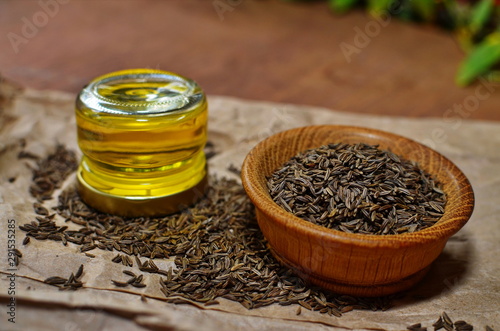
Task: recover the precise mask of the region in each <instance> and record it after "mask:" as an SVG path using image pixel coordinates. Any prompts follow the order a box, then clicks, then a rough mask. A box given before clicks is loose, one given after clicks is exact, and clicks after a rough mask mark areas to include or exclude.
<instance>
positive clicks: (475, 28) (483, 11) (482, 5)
mask: <svg viewBox="0 0 500 331" xmlns="http://www.w3.org/2000/svg"><path fill="white" fill-rule="evenodd" d="M493 7H494V0H481V1H479V2H478V3H477V4H476V5H475V6H474V7H473V8H472V11H471V16H470V24H469V27H470V29H471V32H472V33H477V32H479V30H481V29H482V28H483V27H484V26H485V25H486V23H487V22H488V20H489V18H490V17H491V14H492V13H493Z"/></svg>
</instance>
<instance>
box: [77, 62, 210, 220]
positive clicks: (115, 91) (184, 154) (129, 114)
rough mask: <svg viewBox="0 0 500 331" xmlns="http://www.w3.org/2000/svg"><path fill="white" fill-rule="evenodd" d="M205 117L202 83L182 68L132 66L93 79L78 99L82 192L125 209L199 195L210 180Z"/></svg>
mask: <svg viewBox="0 0 500 331" xmlns="http://www.w3.org/2000/svg"><path fill="white" fill-rule="evenodd" d="M207 117H208V114H207V101H206V98H205V94H204V93H203V91H202V90H201V88H200V87H199V86H198V85H197V84H196V83H195V82H194V81H192V80H190V79H187V78H185V77H182V76H179V75H177V74H174V73H171V72H168V71H162V70H153V69H133V70H123V71H117V72H113V73H110V74H107V75H104V76H101V77H98V78H96V79H94V80H93V81H92V82H90V83H89V84H88V85H87V86H86V87H85V88H84V89H83V90H82V91H81V92H80V94H79V96H78V98H77V101H76V123H77V129H78V144H79V146H80V149H81V151H82V153H83V157H82V160H81V163H80V167H79V170H78V190H79V193H80V196H81V198H82V199H83V200H84V201H85V202H86V203H87V204H89V205H90V206H92V207H94V208H96V209H98V210H101V211H103V212H107V213H111V214H117V215H122V216H158V215H165V214H170V213H173V212H176V211H178V210H180V209H182V208H184V207H187V206H188V205H190V204H192V203H194V202H195V201H196V200H197V199H199V198H200V197H202V196H203V194H204V192H205V189H206V186H207V167H206V158H205V154H204V152H203V148H204V146H205V143H206V140H207Z"/></svg>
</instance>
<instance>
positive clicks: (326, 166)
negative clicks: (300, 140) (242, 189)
mask: <svg viewBox="0 0 500 331" xmlns="http://www.w3.org/2000/svg"><path fill="white" fill-rule="evenodd" d="M268 190H269V193H270V195H271V197H272V199H273V200H274V201H275V202H276V203H277V204H278V205H280V206H281V207H282V208H284V209H285V210H287V211H288V212H290V213H293V214H294V215H296V216H298V217H300V218H302V219H305V220H307V221H309V222H312V223H314V224H318V225H322V226H324V227H327V228H330V229H335V230H339V231H344V232H350V233H361V234H377V235H390V234H401V233H408V232H415V231H419V230H422V229H425V228H427V227H429V226H432V225H434V224H435V223H436V222H437V221H438V220H439V219H440V218H441V217H442V216H443V214H444V208H445V205H446V195H445V193H444V192H443V191H442V186H441V184H440V183H438V182H437V181H436V180H435V179H434V178H433V177H432V176H431V175H430V174H428V173H426V172H425V171H424V170H422V169H421V168H419V166H418V164H416V163H414V162H411V161H408V160H405V159H403V158H401V157H399V156H397V155H395V154H394V153H392V152H390V151H385V150H381V149H379V148H378V146H373V145H368V144H363V143H359V144H345V143H337V144H329V145H324V146H321V147H319V148H315V149H309V150H306V151H303V152H301V153H299V154H297V155H296V156H294V157H292V158H291V159H290V160H289V161H288V162H286V163H285V164H284V165H283V166H282V167H281V168H279V169H278V170H276V171H275V172H274V173H273V174H272V175H271V176H269V177H268Z"/></svg>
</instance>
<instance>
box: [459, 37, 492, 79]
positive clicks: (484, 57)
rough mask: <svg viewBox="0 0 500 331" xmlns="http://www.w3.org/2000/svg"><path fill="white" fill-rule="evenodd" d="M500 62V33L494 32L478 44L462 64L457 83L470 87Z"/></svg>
mask: <svg viewBox="0 0 500 331" xmlns="http://www.w3.org/2000/svg"><path fill="white" fill-rule="evenodd" d="M498 62H500V32H494V33H492V34H490V35H489V36H488V37H486V38H485V39H484V40H483V41H482V42H481V43H479V44H477V45H476V47H475V48H474V49H472V50H471V51H470V53H469V54H468V55H467V57H466V58H465V59H464V61H463V62H462V63H461V64H460V67H459V69H458V73H457V76H456V77H455V80H456V83H457V84H458V85H461V86H466V85H469V84H470V83H471V82H472V81H473V80H474V79H475V78H477V77H478V76H479V75H482V74H484V73H486V72H487V71H488V70H489V69H490V68H491V67H493V65H495V64H496V63H498Z"/></svg>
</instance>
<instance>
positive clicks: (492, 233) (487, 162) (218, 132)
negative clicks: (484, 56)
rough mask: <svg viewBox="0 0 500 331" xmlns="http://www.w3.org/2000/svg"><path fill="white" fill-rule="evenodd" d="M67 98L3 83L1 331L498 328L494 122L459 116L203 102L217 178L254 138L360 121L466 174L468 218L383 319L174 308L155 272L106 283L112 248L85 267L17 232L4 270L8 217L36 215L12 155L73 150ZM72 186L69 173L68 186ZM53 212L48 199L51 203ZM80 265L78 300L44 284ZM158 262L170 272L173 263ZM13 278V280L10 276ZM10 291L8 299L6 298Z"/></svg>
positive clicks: (499, 170)
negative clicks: (470, 202) (452, 324)
mask: <svg viewBox="0 0 500 331" xmlns="http://www.w3.org/2000/svg"><path fill="white" fill-rule="evenodd" d="M74 98H75V96H74V95H69V94H66V93H60V92H53V91H35V90H22V89H19V88H16V87H14V86H12V85H9V84H6V83H5V82H4V83H3V84H2V83H1V82H0V303H1V305H0V330H2V331H7V330H75V331H76V330H218V331H222V330H285V329H286V330H304V329H314V330H330V329H332V328H335V329H354V330H373V329H387V330H404V329H406V327H407V326H408V325H410V324H414V323H419V322H420V323H422V324H423V326H427V327H429V330H431V329H432V326H431V325H432V323H433V322H434V321H435V320H436V319H437V318H438V316H439V314H440V313H441V312H442V311H446V312H447V313H448V314H449V315H450V317H451V318H452V319H454V320H459V319H463V320H466V321H467V322H469V323H470V324H472V325H474V326H475V330H484V328H485V326H486V325H489V326H490V327H492V328H493V329H497V330H500V313H499V311H500V258H499V257H500V216H499V215H500V201H499V196H500V151H499V149H500V124H499V123H487V122H477V121H467V120H465V119H463V118H459V117H457V118H455V119H454V120H453V121H452V120H450V119H449V118H443V119H441V118H437V119H409V118H394V117H379V116H366V115H355V114H349V113H347V112H338V111H331V110H326V109H320V108H315V107H309V106H296V105H285V104H276V103H268V102H256V101H246V100H239V99H234V98H229V97H220V96H210V97H209V104H210V120H209V132H210V133H209V140H210V141H212V142H213V143H214V144H215V149H216V151H217V153H218V154H217V155H216V156H215V157H213V158H212V159H211V160H210V171H211V172H212V173H216V174H218V175H219V176H227V177H233V178H236V177H237V176H236V175H235V174H234V173H232V172H230V171H228V170H227V168H228V166H229V165H230V164H233V165H234V166H236V167H240V166H241V163H242V161H243V159H244V157H245V155H246V154H247V153H248V151H249V150H250V149H251V148H252V147H253V146H254V145H255V144H256V143H257V142H258V141H260V140H262V139H264V138H266V137H268V136H270V135H272V134H274V133H277V132H279V131H282V130H286V129H290V128H294V127H299V126H305V125H312V124H349V125H358V126H366V127H373V128H377V129H381V130H386V131H389V132H394V133H397V134H401V135H404V136H406V137H409V138H412V139H414V140H417V141H419V142H422V143H425V144H428V145H430V146H431V147H433V148H435V149H436V150H438V151H439V152H441V153H442V154H444V155H445V156H446V157H448V158H450V159H451V160H452V161H453V162H454V163H455V164H456V165H458V167H460V168H461V169H462V170H463V171H464V173H465V174H466V175H467V176H468V178H469V179H470V181H471V183H472V186H473V188H474V191H475V195H476V207H475V211H474V214H473V216H472V218H471V219H470V221H469V223H468V224H467V225H466V226H465V227H464V228H463V229H462V230H461V231H460V232H459V233H457V234H456V235H455V236H453V237H452V238H451V239H450V241H449V242H448V244H447V245H446V248H445V250H444V252H443V254H442V255H441V256H440V257H439V258H438V259H437V261H436V262H435V263H434V264H433V266H432V268H431V271H430V272H429V274H428V276H426V277H425V279H424V280H423V281H422V282H421V283H420V284H419V285H418V286H417V287H415V288H414V289H412V290H411V291H410V292H409V293H408V294H406V295H405V296H404V297H402V298H401V299H398V300H396V301H395V303H394V307H393V308H391V309H390V310H388V311H385V312H382V311H379V312H372V311H352V312H349V313H346V314H344V315H343V316H342V317H340V318H336V317H330V316H324V315H321V314H319V313H318V312H311V311H307V310H305V309H302V313H301V314H300V315H299V316H297V315H296V307H294V306H289V307H282V306H279V305H273V306H270V307H264V308H259V309H254V310H246V309H245V308H243V307H242V306H241V305H240V304H238V303H234V302H230V301H227V300H219V301H220V305H216V306H209V307H202V306H200V305H198V306H194V305H175V304H169V303H165V302H163V301H161V299H162V297H163V295H162V294H161V292H160V291H159V288H158V285H157V284H158V279H157V278H156V276H157V275H147V281H146V282H147V284H148V286H147V287H146V288H144V289H136V290H135V292H128V291H123V290H120V289H117V288H115V287H114V286H113V285H111V284H110V279H116V278H119V277H122V276H123V275H122V274H121V271H122V270H123V266H121V265H117V264H115V263H112V262H111V261H110V260H111V258H112V257H113V256H114V255H115V253H114V252H107V251H106V252H105V251H100V250H98V249H95V250H93V251H91V253H92V254H94V255H96V257H95V258H93V259H92V258H89V257H87V256H85V255H84V254H83V253H80V252H79V247H76V246H74V245H72V244H68V246H63V245H62V244H61V243H60V242H52V241H37V240H34V239H32V240H31V242H30V243H29V244H28V245H27V246H22V244H21V243H22V240H23V238H24V236H25V234H24V232H22V231H21V230H19V229H18V228H17V229H16V240H15V244H16V247H17V248H18V249H19V250H20V251H21V252H22V253H23V257H22V259H21V262H20V265H19V266H18V267H17V268H14V269H15V270H9V269H10V268H9V266H8V264H7V262H8V261H7V249H8V247H7V244H8V242H7V240H8V235H7V234H8V220H15V224H16V227H17V226H19V225H22V224H24V223H28V222H31V221H32V220H33V219H34V217H35V214H34V212H33V208H32V203H33V202H34V199H33V198H32V197H31V196H30V195H29V193H28V187H29V184H30V182H31V170H30V169H29V168H28V166H27V164H30V163H31V164H33V162H32V161H30V160H26V159H21V160H20V159H18V158H17V155H18V153H19V152H20V151H21V150H25V151H28V152H31V153H34V154H37V155H40V156H45V155H47V154H48V153H49V152H51V151H53V150H54V148H55V146H56V144H57V143H62V144H65V145H66V146H67V147H68V148H71V149H74V150H78V148H77V142H76V133H75V132H76V129H75V120H74V115H73V113H74V110H73V104H74ZM443 111H444V110H443ZM437 115H439V114H437ZM22 141H25V147H22V143H21V142H22ZM73 181H74V176H71V177H70V178H68V180H67V181H66V183H65V184H66V185H70V184H71V183H72V182H73ZM57 194H58V191H57V192H55V194H54V197H57ZM55 204H56V199H55V198H54V199H53V200H51V201H49V202H47V203H46V205H48V206H53V205H55ZM59 221H60V222H61V223H62V222H63V220H59ZM82 263H83V264H85V272H84V275H83V277H82V281H83V282H84V286H85V288H83V289H81V290H78V291H77V292H65V291H59V290H58V289H57V288H55V287H52V286H49V285H46V284H43V283H42V282H41V281H42V280H43V279H46V278H47V277H50V276H55V275H67V276H69V274H70V273H71V272H75V271H76V269H77V268H78V266H79V265H80V264H82ZM155 263H156V264H157V265H158V266H159V267H160V268H167V266H168V265H169V263H172V262H171V261H167V260H161V259H157V260H155ZM12 273H14V274H15V276H16V277H15V282H11V280H10V279H9V275H12ZM117 275H118V276H117ZM13 284H14V287H15V295H11V294H9V288H10V289H12V286H13ZM141 294H144V295H145V296H146V297H147V301H146V302H143V301H141V298H140V295H141ZM11 297H15V299H16V319H15V321H16V323H11V322H9V321H8V320H7V318H9V317H10V316H9V315H8V314H7V312H8V309H9V308H8V307H7V306H6V305H7V303H8V302H9V300H10V299H11Z"/></svg>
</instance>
